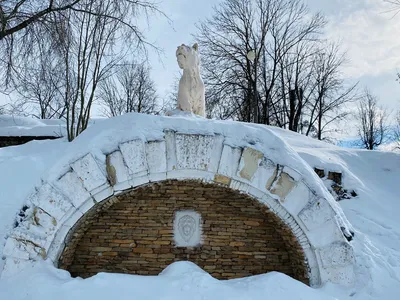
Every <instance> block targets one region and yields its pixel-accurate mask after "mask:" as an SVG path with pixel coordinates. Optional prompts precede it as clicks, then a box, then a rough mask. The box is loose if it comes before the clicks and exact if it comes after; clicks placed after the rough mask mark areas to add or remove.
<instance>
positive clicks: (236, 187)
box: [229, 179, 250, 193]
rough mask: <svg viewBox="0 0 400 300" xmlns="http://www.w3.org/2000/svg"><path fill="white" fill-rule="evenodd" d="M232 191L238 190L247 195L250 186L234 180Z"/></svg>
mask: <svg viewBox="0 0 400 300" xmlns="http://www.w3.org/2000/svg"><path fill="white" fill-rule="evenodd" d="M229 187H230V188H231V189H234V190H238V191H241V192H244V193H247V191H248V190H249V188H250V186H249V185H248V184H247V183H244V182H240V181H238V180H235V179H232V181H231V184H230V185H229Z"/></svg>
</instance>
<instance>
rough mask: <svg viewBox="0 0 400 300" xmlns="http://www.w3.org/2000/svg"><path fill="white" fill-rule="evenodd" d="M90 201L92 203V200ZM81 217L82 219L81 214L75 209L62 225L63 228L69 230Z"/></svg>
mask: <svg viewBox="0 0 400 300" xmlns="http://www.w3.org/2000/svg"><path fill="white" fill-rule="evenodd" d="M89 200H90V199H88V202H89ZM91 201H92V202H93V200H91ZM82 217H83V213H82V212H81V211H79V210H78V209H77V210H75V212H74V213H73V214H72V215H71V216H70V217H69V218H68V219H67V220H65V222H64V223H63V226H67V227H69V228H71V227H72V226H74V225H75V224H76V223H77V222H78V221H79V219H80V218H82Z"/></svg>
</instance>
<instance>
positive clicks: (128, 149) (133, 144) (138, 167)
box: [119, 140, 148, 177]
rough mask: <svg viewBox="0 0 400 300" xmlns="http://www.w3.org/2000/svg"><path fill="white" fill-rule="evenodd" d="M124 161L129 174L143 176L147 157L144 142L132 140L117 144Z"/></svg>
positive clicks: (145, 171) (146, 169)
mask: <svg viewBox="0 0 400 300" xmlns="http://www.w3.org/2000/svg"><path fill="white" fill-rule="evenodd" d="M119 149H120V150H121V153H122V156H123V157H124V161H125V163H126V165H127V166H128V169H129V174H131V175H133V176H134V177H136V176H143V175H145V174H147V171H148V167H147V159H146V151H145V148H144V142H143V141H142V140H133V141H130V142H126V143H123V144H120V145H119Z"/></svg>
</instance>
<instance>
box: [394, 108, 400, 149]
mask: <svg viewBox="0 0 400 300" xmlns="http://www.w3.org/2000/svg"><path fill="white" fill-rule="evenodd" d="M394 140H395V147H396V149H398V150H400V110H399V111H397V116H396V120H395V125H394Z"/></svg>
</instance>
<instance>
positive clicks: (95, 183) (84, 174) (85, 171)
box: [71, 153, 108, 192]
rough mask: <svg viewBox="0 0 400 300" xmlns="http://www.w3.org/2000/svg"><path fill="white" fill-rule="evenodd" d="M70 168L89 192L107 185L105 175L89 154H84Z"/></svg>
mask: <svg viewBox="0 0 400 300" xmlns="http://www.w3.org/2000/svg"><path fill="white" fill-rule="evenodd" d="M71 167H72V169H73V170H74V171H75V172H76V174H77V175H78V177H79V178H80V180H82V182H83V185H84V187H85V188H86V189H87V190H88V191H89V192H91V191H93V190H94V189H96V188H98V187H101V186H102V185H105V184H108V182H107V178H106V176H105V174H104V173H103V172H102V170H101V169H100V167H99V165H98V164H97V162H96V160H95V159H94V157H93V156H92V154H91V153H89V154H86V155H85V156H84V157H82V158H80V159H78V160H77V161H76V162H74V163H72V164H71Z"/></svg>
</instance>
